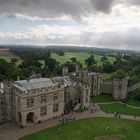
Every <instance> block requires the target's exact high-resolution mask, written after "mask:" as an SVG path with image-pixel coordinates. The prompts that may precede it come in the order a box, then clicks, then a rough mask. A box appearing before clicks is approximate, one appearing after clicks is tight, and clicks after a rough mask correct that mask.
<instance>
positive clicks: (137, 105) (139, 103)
mask: <svg viewBox="0 0 140 140" xmlns="http://www.w3.org/2000/svg"><path fill="white" fill-rule="evenodd" d="M127 104H128V105H131V106H136V107H140V102H139V101H136V100H134V99H129V100H128V101H127Z"/></svg>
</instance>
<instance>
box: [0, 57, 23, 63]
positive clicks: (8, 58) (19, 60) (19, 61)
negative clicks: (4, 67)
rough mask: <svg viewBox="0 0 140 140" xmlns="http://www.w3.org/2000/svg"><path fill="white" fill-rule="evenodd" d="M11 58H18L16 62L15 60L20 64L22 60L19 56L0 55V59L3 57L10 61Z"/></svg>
mask: <svg viewBox="0 0 140 140" xmlns="http://www.w3.org/2000/svg"><path fill="white" fill-rule="evenodd" d="M12 58H18V62H17V65H19V64H21V63H22V60H21V59H20V58H19V57H14V56H13V57H12V56H0V59H4V60H6V61H7V62H11V59H12Z"/></svg>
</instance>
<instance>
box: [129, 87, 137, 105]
mask: <svg viewBox="0 0 140 140" xmlns="http://www.w3.org/2000/svg"><path fill="white" fill-rule="evenodd" d="M136 96H140V89H137V90H135V91H133V92H131V93H129V98H128V101H127V104H128V105H132V106H136V107H140V101H139V100H135V97H136Z"/></svg>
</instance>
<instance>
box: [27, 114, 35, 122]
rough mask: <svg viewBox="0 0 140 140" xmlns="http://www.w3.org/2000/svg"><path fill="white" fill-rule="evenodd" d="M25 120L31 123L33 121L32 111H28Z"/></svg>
mask: <svg viewBox="0 0 140 140" xmlns="http://www.w3.org/2000/svg"><path fill="white" fill-rule="evenodd" d="M26 122H27V123H33V122H34V113H33V112H30V113H28V114H27V118H26Z"/></svg>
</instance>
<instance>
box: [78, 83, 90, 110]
mask: <svg viewBox="0 0 140 140" xmlns="http://www.w3.org/2000/svg"><path fill="white" fill-rule="evenodd" d="M80 94H81V95H80V96H81V105H82V107H83V108H84V107H86V108H88V107H89V102H90V90H89V84H88V83H87V82H86V83H83V84H81V89H80Z"/></svg>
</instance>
